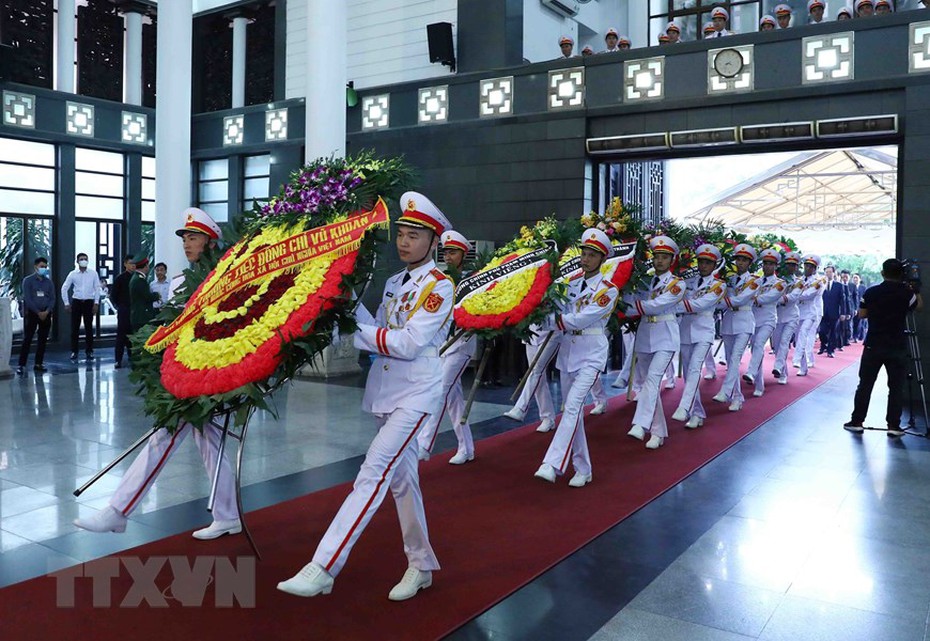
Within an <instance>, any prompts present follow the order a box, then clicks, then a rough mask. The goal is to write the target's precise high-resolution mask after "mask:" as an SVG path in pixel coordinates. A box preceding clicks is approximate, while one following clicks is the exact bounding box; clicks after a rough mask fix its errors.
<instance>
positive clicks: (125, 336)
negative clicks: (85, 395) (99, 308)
mask: <svg viewBox="0 0 930 641" xmlns="http://www.w3.org/2000/svg"><path fill="white" fill-rule="evenodd" d="M135 270H136V264H135V262H133V256H132V254H126V256H124V257H123V272H122V273H121V274H119V275H118V276H117V277H116V278H115V279H114V280H113V289H112V291H111V292H110V302H111V303H113V305H114V306H115V307H116V347H115V353H114V358H115V359H116V368H117V369H119V368H120V367H122V366H123V352H125V351H128V350H129V334H131V333H132V323H131V322H130V320H129V281H130V279H132V273H133V272H134V271H135Z"/></svg>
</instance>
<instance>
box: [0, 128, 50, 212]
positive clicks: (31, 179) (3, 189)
mask: <svg viewBox="0 0 930 641" xmlns="http://www.w3.org/2000/svg"><path fill="white" fill-rule="evenodd" d="M0 212H3V213H8V214H17V215H32V216H54V215H55V145H49V144H45V143H39V142H31V141H27V140H15V139H13V138H0Z"/></svg>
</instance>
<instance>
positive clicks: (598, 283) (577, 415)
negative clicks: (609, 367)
mask: <svg viewBox="0 0 930 641" xmlns="http://www.w3.org/2000/svg"><path fill="white" fill-rule="evenodd" d="M612 251H613V250H612V248H611V243H610V238H608V237H607V234H605V233H604V232H602V231H601V230H599V229H586V230H585V232H584V233H583V234H582V235H581V269H582V273H581V274H580V275H578V276H576V277H575V278H573V279H572V280H571V281H570V282H569V284H568V292H567V294H566V296H567V300H566V301H565V302H563V303H562V304H561V311H560V313H558V314H557V315H556V316H555V318H554V319H550V320H547V322H546V325H545V326H546V327H547V328H549V329H551V328H555V329H558V330H559V331H561V332H563V333H564V335H563V337H562V345H561V347H560V348H559V356H558V360H557V361H556V365H557V367H558V368H559V372H560V373H561V379H562V398H563V399H565V401H564V405H565V409H564V410H563V412H562V418H561V419H560V420H559V426H558V428H556V431H555V436H553V437H552V443H550V444H549V449H548V450H547V451H546V455H545V457H544V458H543V463H542V465H540V466H539V469H538V470H536V474H535V476H536V477H537V478H541V479H543V480H544V481H548V482H550V483H555V478H556V476H558V475H561V474H564V473H565V470H566V468H567V467H568V459H569V455H571V459H572V467H574V468H575V475H574V476H573V477H572V480H571V481H569V482H568V484H569V485H570V486H572V487H582V486H584V485H586V484H588V483H590V482H591V478H592V476H591V456H590V454H589V453H588V442H587V439H586V438H585V433H584V411H583V410H584V401H585V398H586V397H587V395H588V392H589V391H591V387H592V386H593V385H594V381H596V380H597V379H598V377H599V376H600V375H601V369H602V368H603V367H604V363H605V362H606V361H607V350H608V342H607V335H606V333H605V330H606V329H607V323H608V322H609V321H610V316H611V315H612V314H613V312H614V308H615V307H616V306H617V300H618V298H619V296H620V291H619V290H618V289H617V286H616V285H614V284H613V283H612V282H610V281H609V280H606V279H604V278H603V276H602V275H601V265H602V264H603V263H604V260H605V259H607V258H609V257H610V255H611V253H612Z"/></svg>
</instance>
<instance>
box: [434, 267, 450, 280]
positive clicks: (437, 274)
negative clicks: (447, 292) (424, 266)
mask: <svg viewBox="0 0 930 641" xmlns="http://www.w3.org/2000/svg"><path fill="white" fill-rule="evenodd" d="M429 273H430V274H432V275H433V276H434V277H435V278H436V280H448V279H449V277H448V276H446V275H445V274H443V273H442V272H441V271H439V270H438V269H436V268H433V269H431V270H429Z"/></svg>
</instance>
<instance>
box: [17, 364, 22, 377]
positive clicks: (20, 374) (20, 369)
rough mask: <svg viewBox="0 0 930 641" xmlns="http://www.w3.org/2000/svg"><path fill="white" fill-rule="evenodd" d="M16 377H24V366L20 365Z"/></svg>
mask: <svg viewBox="0 0 930 641" xmlns="http://www.w3.org/2000/svg"><path fill="white" fill-rule="evenodd" d="M16 375H17V376H22V375H23V366H22V365H20V366H19V367H17V368H16Z"/></svg>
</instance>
